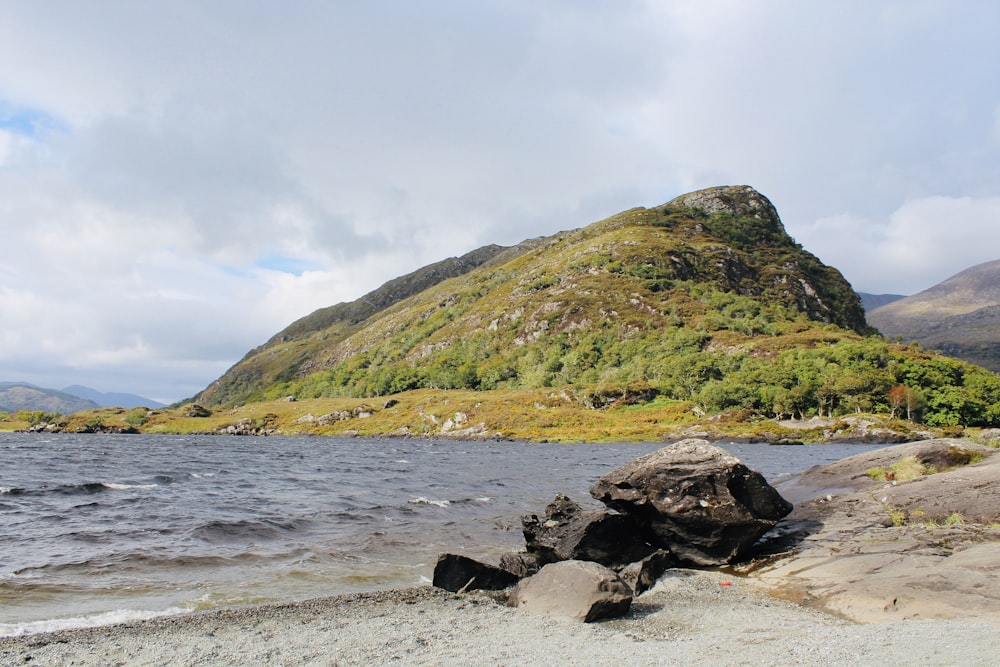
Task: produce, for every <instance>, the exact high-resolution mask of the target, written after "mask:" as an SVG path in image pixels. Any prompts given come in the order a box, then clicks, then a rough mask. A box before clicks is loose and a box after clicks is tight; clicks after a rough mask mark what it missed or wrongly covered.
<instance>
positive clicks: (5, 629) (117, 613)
mask: <svg viewBox="0 0 1000 667" xmlns="http://www.w3.org/2000/svg"><path fill="white" fill-rule="evenodd" d="M187 613H190V612H189V611H188V610H187V609H182V608H180V607H168V608H167V609H164V610H162V611H152V610H147V609H116V610H114V611H105V612H101V613H98V614H88V615H86V616H71V617H68V618H53V619H49V620H44V621H28V622H25V623H0V637H23V636H25V635H35V634H39V633H41V632H61V631H63V630H74V629H78V628H96V627H100V626H102V625H115V624H118V623H128V622H130V621H145V620H148V619H151V618H157V617H160V616H176V615H178V614H187Z"/></svg>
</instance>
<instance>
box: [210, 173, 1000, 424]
mask: <svg viewBox="0 0 1000 667" xmlns="http://www.w3.org/2000/svg"><path fill="white" fill-rule="evenodd" d="M472 255H476V256H478V257H479V258H480V259H481V261H478V260H477V261H470V262H466V263H464V264H463V266H462V267H461V268H460V269H459V270H455V271H454V272H453V273H452V274H451V275H447V276H446V275H445V274H443V273H441V272H431V273H430V274H428V273H424V274H422V275H423V278H420V279H416V278H414V276H416V275H417V274H411V277H405V278H404V279H399V280H397V281H393V282H391V283H388V284H387V285H386V286H384V287H383V288H380V290H377V291H376V292H374V293H373V295H381V297H380V298H378V299H376V298H368V297H366V298H364V299H362V300H359V302H363V303H364V305H363V307H362V306H361V305H359V302H355V303H354V304H346V305H344V304H341V305H339V306H334V307H332V308H328V309H323V310H320V311H317V312H316V313H313V314H312V315H310V316H308V317H307V318H304V319H303V320H300V321H299V322H297V323H296V324H293V325H292V326H291V327H289V328H288V329H286V330H285V331H284V332H281V333H280V334H278V335H276V336H275V337H273V338H272V339H271V340H270V341H269V342H268V343H267V344H265V345H264V346H262V347H260V348H258V349H256V350H253V351H252V352H251V353H249V354H248V355H247V356H246V357H245V358H244V359H243V360H242V361H241V362H240V363H238V364H237V365H236V366H234V367H233V368H232V369H230V370H229V371H228V372H227V373H226V374H225V375H224V376H223V377H221V378H220V379H219V380H217V381H216V382H214V383H212V385H211V386H210V387H208V388H207V389H206V390H205V391H204V392H202V393H201V394H200V395H199V396H198V397H196V399H195V400H196V401H197V402H198V403H199V404H202V405H205V406H207V407H209V408H212V409H213V410H218V408H237V407H239V406H243V405H248V404H253V403H258V402H268V401H276V400H279V399H284V398H294V399H297V400H298V401H305V400H314V399H315V400H321V399H328V398H375V397H381V396H388V395H396V394H400V393H404V392H413V391H419V390H441V391H445V390H447V391H455V390H472V391H476V392H505V391H506V392H518V391H531V390H545V389H548V388H569V389H571V390H572V391H573V392H575V395H578V396H579V395H582V396H592V397H594V398H593V400H589V399H588V400H585V401H583V402H582V404H584V405H589V407H590V409H597V410H600V409H602V408H604V407H605V406H606V405H607V404H612V403H615V402H616V401H619V400H620V397H621V396H623V395H629V396H633V397H634V401H635V402H637V403H645V402H649V401H657V400H658V401H675V402H680V403H683V404H684V405H687V406H688V408H687V409H688V410H689V411H690V412H691V413H692V415H694V417H696V418H697V417H698V416H699V415H711V414H717V413H722V412H727V413H733V412H735V413H740V414H742V415H743V418H744V419H756V418H770V419H775V420H782V419H785V418H788V417H796V418H800V419H801V418H807V417H811V416H819V417H826V418H829V417H836V416H840V415H850V414H854V415H856V414H859V413H871V412H880V413H884V414H887V415H889V416H890V417H895V416H900V415H904V414H905V416H907V417H909V418H911V419H921V420H923V421H924V422H926V423H928V424H931V425H938V426H954V425H958V424H965V425H993V424H997V423H1000V381H998V378H997V376H995V375H994V374H990V373H987V372H985V371H983V370H982V369H978V368H975V367H972V366H968V365H966V364H962V363H959V362H955V361H952V360H949V359H945V358H943V357H940V356H936V355H932V354H927V353H925V352H923V351H922V350H920V349H919V348H914V347H909V346H903V345H895V344H890V343H887V342H886V341H885V340H883V339H882V338H881V337H880V336H878V335H877V334H875V332H874V330H872V329H870V328H869V327H868V325H867V324H866V322H865V318H864V311H863V309H862V305H861V301H860V298H859V297H858V295H857V294H855V293H854V291H853V290H852V289H851V287H850V285H849V284H848V283H847V282H846V281H845V280H844V279H843V277H842V276H841V274H840V273H839V272H838V271H837V270H836V269H833V268H831V267H828V266H825V265H823V264H822V263H821V262H820V261H819V260H818V259H817V258H816V257H814V256H813V255H812V254H810V253H808V252H807V251H805V250H803V249H802V248H801V247H800V246H799V245H798V244H796V243H795V242H794V240H793V239H791V238H790V237H789V236H788V235H787V233H786V232H785V230H784V227H783V226H782V224H781V221H780V219H779V217H778V214H777V212H776V211H775V209H774V207H773V206H772V205H771V203H770V202H769V201H768V200H767V199H766V198H765V197H764V196H763V195H761V194H760V193H758V192H756V191H754V190H753V189H752V188H748V187H746V186H738V187H725V188H711V189H708V190H702V191H698V192H694V193H690V194H688V195H684V196H682V197H678V198H676V199H674V200H672V201H670V202H668V203H667V204H664V205H662V206H658V207H655V208H650V209H646V208H636V209H631V210H628V211H624V212H622V213H620V214H618V215H615V216H612V217H611V218H608V219H606V220H602V221H600V222H597V223H594V224H592V225H589V226H587V227H584V228H582V229H578V230H574V231H569V232H565V233H561V234H557V235H554V236H552V237H548V238H544V239H537V240H535V241H533V242H530V243H525V244H522V245H521V246H519V247H517V248H514V249H509V250H498V249H497V248H495V247H493V248H488V249H484V250H482V251H476V253H473V254H472ZM467 257H469V256H467ZM435 266H437V265H435ZM417 273H418V274H420V273H421V272H417ZM400 284H405V285H407V286H408V287H406V288H405V289H398V286H399V285H400ZM369 296H372V295H369ZM403 425H405V426H406V427H407V428H412V427H413V425H411V424H409V423H405V424H403ZM395 428H401V426H399V425H397V426H396V427H395ZM489 428H493V426H489ZM499 430H500V431H503V429H499Z"/></svg>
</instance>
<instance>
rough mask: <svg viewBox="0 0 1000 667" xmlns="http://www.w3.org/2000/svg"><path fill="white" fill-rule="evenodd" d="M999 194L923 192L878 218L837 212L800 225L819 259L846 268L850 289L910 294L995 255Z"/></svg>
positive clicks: (801, 237) (999, 244)
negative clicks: (934, 194)
mask: <svg viewBox="0 0 1000 667" xmlns="http://www.w3.org/2000/svg"><path fill="white" fill-rule="evenodd" d="M997 221H1000V197H986V198H973V197H923V198H919V199H914V200H912V201H908V202H906V203H904V204H903V205H902V206H901V207H899V208H898V209H897V210H895V211H893V212H892V214H891V215H889V217H888V220H886V221H884V222H875V221H872V220H869V219H865V218H860V217H853V216H851V215H847V214H843V215H838V216H831V217H829V218H822V219H820V220H817V221H816V222H815V223H813V224H812V225H809V226H806V227H803V228H802V229H801V230H800V234H799V237H798V240H799V241H800V242H801V243H803V244H804V245H805V246H806V247H811V248H822V249H823V250H822V252H821V253H820V259H822V260H824V261H825V262H826V263H828V264H832V265H834V266H843V267H849V270H848V272H847V273H848V276H847V277H848V278H849V279H850V280H851V281H852V283H853V284H854V287H855V289H858V290H860V291H867V292H879V293H892V294H915V293H917V292H919V291H921V290H924V289H927V288H928V287H932V286H934V285H936V284H937V283H939V282H941V281H943V280H946V279H947V278H950V277H951V276H953V275H955V274H957V273H959V272H961V271H963V270H965V269H967V268H969V267H971V266H975V265H976V264H981V263H983V262H990V261H994V260H996V259H998V253H997V248H1000V225H998V224H997Z"/></svg>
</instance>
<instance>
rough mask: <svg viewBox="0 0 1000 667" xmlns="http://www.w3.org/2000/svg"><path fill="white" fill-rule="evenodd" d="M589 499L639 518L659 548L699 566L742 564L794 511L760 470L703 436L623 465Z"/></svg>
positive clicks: (638, 520) (596, 485)
mask: <svg viewBox="0 0 1000 667" xmlns="http://www.w3.org/2000/svg"><path fill="white" fill-rule="evenodd" d="M590 494H591V495H592V496H594V497H595V498H597V499H598V500H600V501H601V502H603V503H604V504H606V505H608V506H609V507H611V508H613V509H616V510H618V511H620V512H622V513H624V514H628V515H629V516H631V517H632V518H634V519H635V520H636V521H637V522H638V523H639V524H640V526H641V528H642V531H643V533H644V535H645V536H646V537H647V539H649V540H650V541H651V542H652V543H653V544H654V545H655V546H657V547H660V548H664V549H668V550H669V551H670V552H671V553H672V554H673V555H674V557H675V558H677V560H679V561H680V562H682V563H687V564H691V565H696V566H711V565H722V564H725V563H729V562H731V561H733V560H735V559H738V558H739V557H741V556H743V555H744V554H746V552H747V551H748V550H749V548H750V547H751V546H752V545H753V543H754V542H756V541H757V539H758V538H760V536H761V535H763V534H764V533H765V532H767V531H768V530H770V529H771V528H773V527H774V525H775V524H776V523H777V522H778V520H780V519H781V518H782V517H784V516H785V515H787V514H788V513H789V512H791V510H792V505H791V504H790V503H789V502H787V501H786V500H785V499H784V498H782V497H781V496H780V495H779V494H778V492H777V491H775V490H774V489H773V488H772V487H771V486H770V485H769V484H768V483H767V481H766V480H765V479H764V478H763V477H762V476H761V475H760V473H758V472H756V471H754V470H750V469H749V468H747V467H746V466H745V465H744V464H743V463H741V462H740V460H739V459H737V458H736V457H734V456H732V455H731V454H729V453H728V452H726V451H725V450H723V449H720V448H718V447H715V446H713V445H711V444H709V443H708V441H706V440H696V439H689V440H682V441H681V442H678V443H676V444H673V445H670V446H668V447H664V448H663V449H660V450H658V451H655V452H652V453H651V454H647V455H646V456H643V457H640V458H638V459H636V460H634V461H632V462H630V463H627V464H625V465H623V466H621V467H619V468H616V469H615V470H613V471H611V472H610V473H608V474H607V475H605V476H604V477H602V478H601V479H599V480H598V481H597V482H596V483H595V484H594V485H593V486H592V487H591V488H590Z"/></svg>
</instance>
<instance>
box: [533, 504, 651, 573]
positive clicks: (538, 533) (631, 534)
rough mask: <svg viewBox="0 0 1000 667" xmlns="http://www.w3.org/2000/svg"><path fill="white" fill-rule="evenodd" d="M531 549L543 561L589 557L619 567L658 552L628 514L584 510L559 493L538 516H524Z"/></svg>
mask: <svg viewBox="0 0 1000 667" xmlns="http://www.w3.org/2000/svg"><path fill="white" fill-rule="evenodd" d="M521 525H522V526H523V532H524V541H525V545H526V546H527V549H528V552H529V553H533V554H536V555H537V556H538V557H539V559H540V560H541V561H542V562H543V563H553V562H557V561H561V560H588V561H594V562H596V563H600V564H602V565H607V566H609V567H616V566H622V565H626V564H628V563H631V562H633V561H636V560H640V559H642V558H645V557H646V556H648V555H649V554H650V553H652V552H653V551H655V547H653V546H651V545H650V544H649V543H648V542H647V541H646V540H645V538H644V537H643V535H642V532H641V531H640V530H639V526H638V525H637V524H636V522H635V521H634V520H633V519H632V518H631V517H628V516H625V515H623V514H618V513H616V512H608V511H607V510H584V509H583V508H581V507H580V505H578V504H577V503H575V502H573V501H572V500H570V499H569V498H567V497H566V496H564V495H563V494H561V493H560V494H558V495H557V496H556V497H555V500H553V501H552V502H551V503H549V505H548V507H546V508H545V514H544V516H542V517H541V518H539V517H538V516H537V515H535V514H531V515H527V516H523V517H521Z"/></svg>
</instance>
